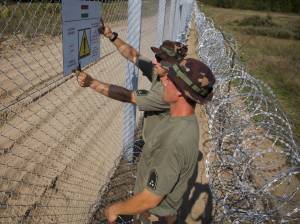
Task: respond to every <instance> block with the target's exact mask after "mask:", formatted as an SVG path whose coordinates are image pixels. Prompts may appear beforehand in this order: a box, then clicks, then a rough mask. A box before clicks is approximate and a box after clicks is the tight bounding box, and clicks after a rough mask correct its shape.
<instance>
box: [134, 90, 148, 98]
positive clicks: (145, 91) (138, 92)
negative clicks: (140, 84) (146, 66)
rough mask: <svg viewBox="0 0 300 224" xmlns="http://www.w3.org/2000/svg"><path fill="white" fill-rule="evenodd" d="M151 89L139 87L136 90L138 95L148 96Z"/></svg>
mask: <svg viewBox="0 0 300 224" xmlns="http://www.w3.org/2000/svg"><path fill="white" fill-rule="evenodd" d="M148 93H149V91H148V90H145V89H139V90H137V91H136V95H138V96H146V95H148Z"/></svg>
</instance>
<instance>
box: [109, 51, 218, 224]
mask: <svg viewBox="0 0 300 224" xmlns="http://www.w3.org/2000/svg"><path fill="white" fill-rule="evenodd" d="M156 53H161V52H156ZM161 59H162V60H165V58H161ZM160 79H161V82H162V84H163V99H164V101H165V102H167V103H168V104H169V105H170V116H166V117H165V118H163V119H162V120H161V121H160V123H159V124H158V125H157V126H156V127H154V129H153V131H152V132H151V133H150V135H149V138H148V139H149V140H148V141H146V143H145V146H144V149H143V152H142V155H141V158H140V161H139V163H138V172H137V179H136V184H135V190H134V191H135V194H134V196H132V197H131V198H129V199H127V200H126V201H122V202H118V203H115V204H113V205H111V206H109V207H108V208H106V209H105V215H106V217H107V219H108V221H109V223H114V222H115V221H116V219H117V218H118V216H119V215H125V214H126V215H136V214H139V218H138V219H139V220H140V221H141V223H143V224H144V223H151V221H154V219H157V220H159V221H160V222H159V223H168V224H171V223H175V222H176V214H177V210H178V208H179V207H180V205H181V202H182V197H183V195H184V193H185V191H186V190H187V185H188V181H189V179H190V178H191V177H192V174H193V172H194V169H195V167H196V164H197V158H198V153H199V151H198V143H199V130H198V122H197V120H196V117H195V114H194V111H195V105H196V103H201V104H202V103H204V102H206V101H207V100H210V99H211V96H212V87H213V84H214V82H215V79H214V76H213V74H212V72H211V71H210V69H209V68H208V67H207V66H206V65H204V64H203V63H201V62H200V61H198V60H196V59H184V60H183V61H182V62H181V63H180V64H173V65H170V67H169V71H168V74H167V75H166V76H163V77H161V78H160Z"/></svg>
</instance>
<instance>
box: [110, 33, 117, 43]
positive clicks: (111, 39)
mask: <svg viewBox="0 0 300 224" xmlns="http://www.w3.org/2000/svg"><path fill="white" fill-rule="evenodd" d="M112 34H113V37H112V38H109V40H110V41H111V42H114V41H115V40H116V39H117V38H118V33H116V32H112Z"/></svg>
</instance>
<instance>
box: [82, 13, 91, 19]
mask: <svg viewBox="0 0 300 224" xmlns="http://www.w3.org/2000/svg"><path fill="white" fill-rule="evenodd" d="M88 17H89V14H88V13H82V14H81V18H88Z"/></svg>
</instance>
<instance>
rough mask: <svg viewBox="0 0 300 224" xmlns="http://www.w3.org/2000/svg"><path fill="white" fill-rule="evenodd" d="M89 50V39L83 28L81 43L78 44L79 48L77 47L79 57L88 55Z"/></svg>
mask: <svg viewBox="0 0 300 224" xmlns="http://www.w3.org/2000/svg"><path fill="white" fill-rule="evenodd" d="M90 53H91V50H90V46H89V41H88V37H87V35H86V32H85V30H84V31H83V34H82V38H81V44H80V49H79V57H80V58H83V57H85V56H88V55H90Z"/></svg>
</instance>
